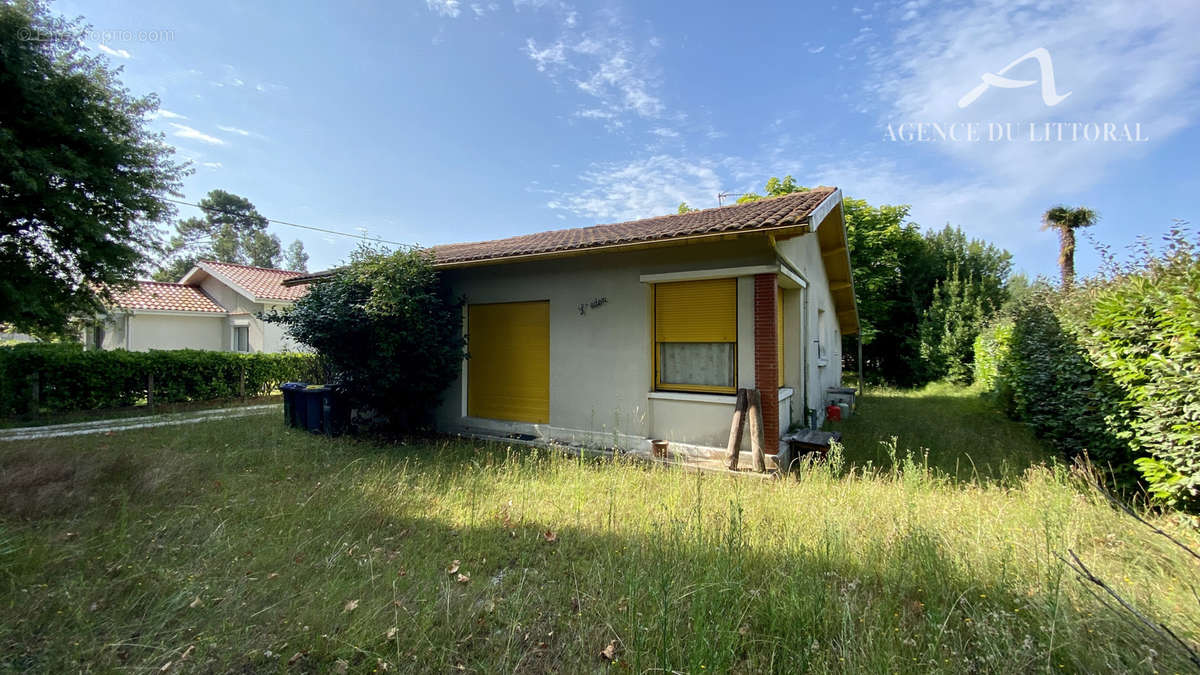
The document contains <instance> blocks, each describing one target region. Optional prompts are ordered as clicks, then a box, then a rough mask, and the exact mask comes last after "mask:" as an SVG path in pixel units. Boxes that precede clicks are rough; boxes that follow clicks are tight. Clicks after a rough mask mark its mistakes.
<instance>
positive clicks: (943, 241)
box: [914, 225, 1012, 309]
mask: <svg viewBox="0 0 1200 675" xmlns="http://www.w3.org/2000/svg"><path fill="white" fill-rule="evenodd" d="M955 267H957V268H958V269H959V271H960V273H961V274H962V277H963V278H964V279H973V280H974V283H976V284H978V291H979V293H980V298H981V299H982V300H983V301H984V302H985V303H987V304H988V305H989V306H990V307H991V308H993V309H995V308H999V307H1000V306H1001V305H1002V304H1004V301H1005V299H1006V298H1007V297H1008V289H1007V285H1008V278H1009V274H1010V273H1011V272H1012V254H1011V253H1009V252H1008V251H1005V250H1004V249H1001V248H998V247H996V246H994V245H992V244H989V243H987V242H985V241H983V240H982V239H969V238H968V237H967V234H966V233H965V232H963V231H962V228H960V227H953V226H951V225H946V226H945V227H943V228H942V229H941V230H934V231H930V232H926V233H925V253H924V255H923V257H922V260H921V261H920V263H919V264H918V266H917V268H916V269H915V270H914V272H915V273H916V274H917V277H916V279H915V283H916V284H917V286H918V287H925V288H929V289H932V288H933V286H934V285H935V284H937V283H938V282H939V281H941V280H944V279H946V278H947V277H948V272H947V271H948V270H951V269H953V268H955ZM928 301H932V295H930V296H928V300H927V299H926V298H922V299H921V304H922V305H926V304H928Z"/></svg>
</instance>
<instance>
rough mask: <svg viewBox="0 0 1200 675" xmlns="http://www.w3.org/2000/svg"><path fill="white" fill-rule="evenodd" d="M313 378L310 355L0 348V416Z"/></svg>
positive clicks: (256, 391) (254, 388) (223, 392)
mask: <svg viewBox="0 0 1200 675" xmlns="http://www.w3.org/2000/svg"><path fill="white" fill-rule="evenodd" d="M319 372H320V368H319V363H318V360H317V358H316V357H315V356H313V355H311V354H240V353H235V352H212V351H199V350H193V349H178V350H163V351H158V350H152V351H149V352H129V351H124V350H115V351H85V350H84V349H83V348H82V347H81V346H80V345H78V344H72V343H24V344H17V345H12V346H5V347H0V415H13V414H21V413H28V412H39V411H46V412H65V411H71V410H94V409H97V408H116V407H121V406H129V405H135V404H137V403H139V402H141V401H145V400H146V399H147V395H148V394H149V393H150V392H149V390H148V385H149V383H150V382H151V381H153V383H154V391H153V395H154V400H155V402H160V403H174V402H181V401H203V400H213V399H223V398H235V397H238V396H241V395H242V394H243V393H244V394H245V395H246V396H258V395H265V394H269V393H271V392H272V391H273V390H274V389H275V388H276V387H278V386H279V385H280V384H281V383H283V382H288V381H293V380H305V379H315V378H318V377H319ZM35 392H36V399H35V398H34V393H35Z"/></svg>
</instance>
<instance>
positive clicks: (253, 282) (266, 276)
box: [83, 260, 307, 352]
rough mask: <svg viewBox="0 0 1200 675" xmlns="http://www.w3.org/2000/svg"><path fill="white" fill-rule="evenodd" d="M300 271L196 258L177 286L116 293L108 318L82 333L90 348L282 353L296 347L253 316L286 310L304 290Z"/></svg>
mask: <svg viewBox="0 0 1200 675" xmlns="http://www.w3.org/2000/svg"><path fill="white" fill-rule="evenodd" d="M300 276H303V274H302V273H300V272H288V271H286V270H273V269H265V268H262V267H249V266H246V265H234V264H232V263H222V262H213V261H210V260H202V261H200V262H198V263H196V266H195V267H193V268H192V269H191V271H189V272H188V273H187V274H186V275H184V277H183V279H180V280H179V283H164V282H159V281H139V282H137V283H136V285H134V286H132V287H130V288H127V289H122V290H119V291H116V292H115V293H114V295H115V298H114V300H115V302H114V303H113V306H112V307H111V308H110V309H109V312H108V314H107V316H104V317H99V318H98V319H97V320H96V321H94V322H91V323H90V324H89V325H87V326H86V327H85V328H84V329H83V340H84V344H85V345H86V346H87V347H89V348H93V349H95V348H99V349H128V350H130V351H146V350H148V349H208V350H214V351H239V352H281V351H289V350H294V349H295V348H296V347H295V344H294V343H293V342H291V341H290V340H289V339H288V338H287V337H286V336H285V335H284V334H283V329H282V328H281V327H280V326H279V325H278V324H270V323H266V322H264V321H263V320H262V319H260V318H258V316H257V314H258V313H259V312H264V311H269V310H271V309H286V308H287V307H290V306H291V305H292V303H293V302H295V301H296V300H297V299H299V298H300V297H302V296H303V295H304V294H305V293H306V292H307V290H306V289H305V288H304V287H302V286H301V287H295V286H291V287H289V286H284V285H283V282H284V281H285V280H287V279H292V278H295V277H300Z"/></svg>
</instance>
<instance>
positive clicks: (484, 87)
mask: <svg viewBox="0 0 1200 675" xmlns="http://www.w3.org/2000/svg"><path fill="white" fill-rule="evenodd" d="M309 5H310V3H295V2H287V3H284V2H278V3H268V2H260V3H253V4H251V3H244V4H243V3H234V2H228V1H226V0H214V1H213V2H206V3H202V4H197V3H165V2H140V1H129V0H123V1H122V2H79V1H77V0H76V1H72V2H59V3H57V4H55V5H53V6H52V9H53V10H54V11H57V12H59V13H62V14H65V15H67V16H75V15H82V16H83V17H84V18H85V19H86V20H87V21H88V23H90V24H91V25H92V26H93V28H94V32H93V33H92V34H91V35H90V36H89V38H88V40H87V43H88V45H89V46H90V47H92V48H93V49H97V50H100V51H103V52H104V53H106V54H108V55H109V58H110V59H111V60H112V62H113V63H114V64H117V65H121V66H123V67H124V74H123V76H122V77H123V81H124V82H125V84H126V85H127V86H128V87H129V88H130V89H131V90H132V91H133V92H135V93H148V92H155V93H157V94H158V95H159V96H160V98H161V103H162V108H163V110H162V112H161V114H160V115H159V116H158V117H157V118H156V119H154V120H153V122H152V124H153V126H154V128H156V129H158V130H160V131H162V132H163V133H165V134H166V139H167V141H168V142H169V143H171V144H172V145H174V146H175V147H176V148H177V149H178V153H179V155H180V156H181V157H183V158H185V159H188V160H190V161H191V162H193V164H194V167H195V173H194V174H193V175H192V176H190V177H189V178H188V179H187V180H186V184H185V190H184V192H185V196H186V198H187V199H188V200H190V201H196V200H198V199H200V198H201V197H203V195H204V194H205V193H206V192H207V191H209V190H211V189H213V188H221V189H225V190H229V191H231V192H234V193H237V194H241V195H244V196H246V197H248V198H249V199H250V200H251V201H253V202H254V203H255V204H256V205H257V206H258V208H259V210H260V211H261V212H262V213H263V214H264V215H266V216H268V217H270V218H276V219H280V220H286V221H292V222H297V223H303V224H308V225H314V226H319V227H328V228H333V229H338V230H343V231H348V232H364V231H365V232H366V233H368V234H369V235H370V236H376V237H380V238H383V239H387V240H395V241H402V242H410V243H417V244H422V245H430V244H438V243H446V242H454V241H469V240H479V239H491V238H496V237H503V236H510V235H515V234H522V233H528V232H536V231H541V230H547V229H556V228H560V227H574V226H581V225H591V224H596V223H605V222H615V221H620V220H627V219H632V218H638V217H645V216H652V215H658V214H661V213H664V212H668V211H673V210H674V209H675V207H676V206H677V205H678V203H679V202H680V201H683V200H686V201H687V202H688V203H689V204H691V205H692V206H696V207H711V206H716V202H717V200H716V195H717V193H718V192H722V191H724V192H731V193H739V192H746V191H749V190H755V189H759V190H761V186H762V184H763V182H764V181H765V180H766V179H767V178H768V177H769V176H771V175H780V176H782V175H784V174H789V173H790V174H792V175H793V176H795V177H796V179H797V180H798V181H799V182H800V183H801V184H808V185H817V184H825V185H837V186H839V187H841V188H842V189H843V190H844V191H845V193H846V194H847V195H849V196H853V197H861V198H865V199H867V200H868V201H870V202H872V203H908V204H911V205H912V218H913V220H914V221H915V222H918V223H920V224H921V225H922V226H924V227H940V226H942V225H944V224H945V223H947V222H949V223H953V224H956V225H961V226H962V227H963V228H964V229H965V230H966V231H967V232H969V233H970V234H972V235H974V236H979V237H983V238H986V239H988V240H991V241H993V242H995V243H997V244H999V245H1002V246H1004V247H1006V248H1008V249H1009V250H1011V251H1013V253H1014V254H1015V257H1016V263H1017V267H1018V268H1019V269H1021V270H1024V271H1027V272H1029V273H1033V274H1039V273H1052V272H1053V271H1054V269H1055V267H1054V265H1055V262H1054V261H1055V258H1056V254H1057V241H1056V239H1055V237H1054V235H1053V234H1051V233H1047V232H1040V231H1039V230H1038V224H1039V219H1040V214H1041V212H1042V211H1044V210H1045V209H1046V208H1047V207H1048V206H1050V205H1053V204H1056V203H1060V202H1065V203H1067V204H1071V205H1074V204H1086V205H1088V206H1091V207H1093V208H1095V209H1097V210H1098V211H1099V212H1100V214H1101V222H1100V225H1099V226H1098V227H1096V228H1093V230H1092V235H1093V236H1095V237H1096V238H1097V239H1098V240H1100V241H1102V242H1103V243H1106V244H1110V245H1113V246H1114V247H1116V248H1118V249H1119V248H1121V247H1123V246H1125V245H1127V244H1129V243H1130V242H1132V241H1133V240H1134V239H1135V238H1136V237H1137V236H1139V235H1145V236H1150V237H1152V238H1157V237H1158V236H1159V235H1160V234H1161V233H1162V232H1164V231H1165V230H1166V229H1167V228H1168V227H1169V226H1170V225H1171V224H1172V220H1173V219H1176V218H1179V219H1186V220H1190V221H1196V220H1197V214H1196V203H1197V201H1196V195H1197V194H1200V170H1198V167H1200V161H1197V155H1198V151H1200V128H1198V126H1197V124H1196V121H1197V114H1198V112H1200V87H1198V85H1200V40H1198V39H1196V37H1195V36H1196V34H1197V33H1198V32H1200V3H1196V2H1192V1H1190V0H1176V1H1167V0H1158V1H1155V0H1145V1H1142V2H1112V1H1104V0H1099V1H1090V0H1089V1H1082V0H1081V1H1078V2H1061V3H1054V2H1047V1H1039V2H1010V1H1007V0H1004V1H1002V0H965V1H962V2H954V3H935V2H929V1H928V0H916V1H906V2H896V3H884V2H867V1H865V0H862V1H860V2H834V3H828V2H826V3H819V4H818V3H800V2H779V3H761V4H748V3H742V4H738V5H731V4H726V3H702V2H686V3H675V4H671V3H665V2H653V3H651V2H614V3H604V4H591V3H585V2H573V1H572V2H566V1H562V2H554V1H550V0H503V1H502V0H495V1H489V0H481V1H479V2H472V1H470V0H411V1H409V2H396V3H389V2H346V3H311V6H309ZM1039 49H1041V50H1044V52H1043V53H1044V54H1046V55H1048V56H1049V57H1050V58H1051V59H1052V60H1050V61H1049V65H1050V67H1051V68H1050V72H1052V73H1053V78H1054V84H1053V87H1052V88H1051V89H1052V90H1051V91H1050V93H1049V97H1047V96H1046V95H1045V94H1046V87H1045V86H1044V85H1045V84H1046V82H1048V79H1049V78H1048V77H1046V74H1047V72H1048V71H1047V69H1046V68H1044V67H1043V66H1044V65H1045V64H1043V63H1042V62H1041V61H1039V60H1038V59H1037V58H1033V57H1031V58H1028V59H1026V60H1024V61H1021V62H1019V63H1016V64H1015V65H1013V66H1012V67H1011V68H1009V69H1008V70H1005V67H1006V66H1008V65H1009V64H1011V63H1013V62H1014V61H1017V60H1019V59H1021V57H1023V56H1025V55H1027V54H1031V53H1037V52H1035V51H1034V50H1039ZM986 73H991V74H992V75H993V76H1000V77H1001V78H1005V79H1006V80H1007V86H1004V82H1003V81H1002V80H998V79H997V78H996V77H991V80H990V81H991V82H993V85H992V86H989V87H988V88H986V90H985V91H983V93H982V94H981V95H980V96H978V98H977V99H976V100H974V101H973V102H971V103H969V105H967V106H966V107H960V105H959V102H960V99H961V98H962V97H963V96H964V95H965V94H966V93H967V92H969V91H970V90H972V89H973V88H975V87H976V86H977V85H980V84H981V83H982V82H983V81H984V80H983V79H982V78H983V77H984V75H985V74H986ZM998 82H999V83H1000V84H996V83H998ZM1022 83H1024V84H1026V85H1028V86H1017V85H1020V84H1022ZM1064 96H1065V98H1062V97H1064ZM1050 102H1054V104H1053V105H1049V103H1050ZM1046 122H1054V123H1079V124H1082V125H1084V126H1076V127H1074V131H1075V133H1078V134H1081V135H1087V134H1088V133H1089V129H1095V130H1100V132H1101V137H1102V138H1103V129H1104V127H1103V125H1104V124H1105V123H1109V124H1112V125H1113V127H1112V129H1114V130H1116V132H1115V135H1114V136H1112V138H1113V140H1107V141H1105V140H1098V141H1092V140H1087V139H1083V138H1080V139H1078V140H1072V139H1071V136H1070V134H1071V133H1072V131H1071V129H1072V127H1067V129H1066V131H1065V132H1064V133H1065V134H1066V136H1065V138H1064V139H1063V140H1058V139H1057V138H1054V139H1052V140H1049V141H1045V140H1031V139H1030V133H1034V134H1035V135H1034V137H1033V138H1035V139H1040V138H1044V137H1045V134H1044V133H1043V129H1044V126H1040V125H1042V124H1043V123H1046ZM989 123H994V124H1011V125H1012V126H1011V129H1012V130H1013V132H1012V138H1011V139H1009V138H1007V137H1001V138H999V139H998V140H994V141H992V140H987V136H988V133H989V131H992V130H993V129H994V128H992V127H989V126H988V124H989ZM1030 123H1034V124H1037V125H1039V126H1036V127H1034V131H1033V132H1031V131H1030V128H1029V125H1030ZM916 124H924V125H927V126H925V127H924V129H925V130H926V133H928V134H931V135H932V136H933V138H934V139H935V140H931V141H905V140H903V137H904V136H905V130H908V131H910V132H912V131H915V130H916V129H917V127H916V126H914V125H916ZM934 124H937V125H938V127H937V128H940V129H941V130H942V131H943V132H946V131H954V132H955V135H956V137H957V138H958V140H953V139H945V140H943V139H941V138H940V137H938V136H937V132H936V131H934V129H935V127H933V126H932V125H934ZM1093 124H1094V125H1096V126H1095V127H1094V128H1093V127H1089V126H1088V125H1093ZM889 125H890V130H889ZM971 125H978V126H976V127H975V129H976V131H977V133H979V134H980V135H981V136H982V137H983V140H968V139H966V138H965V136H966V135H967V134H968V133H969V128H970V127H971ZM1055 128H1056V129H1059V128H1062V127H1055ZM1125 129H1129V132H1130V136H1132V137H1133V140H1132V141H1129V140H1126V139H1125V138H1123V135H1124V130H1125ZM993 133H994V131H993ZM893 134H896V138H897V140H893ZM1143 139H1145V140H1143ZM180 215H181V216H188V215H194V210H193V209H189V208H187V207H181V212H180ZM272 229H273V231H275V232H276V233H277V234H279V236H280V237H281V238H282V239H283V240H284V241H285V242H287V241H290V240H291V239H294V238H299V239H301V240H303V241H304V243H305V245H306V248H307V249H308V250H309V252H310V255H311V256H312V259H311V261H310V268H312V269H318V268H324V267H327V266H330V265H333V264H336V263H337V262H338V261H339V260H341V259H342V258H343V257H344V256H345V255H346V254H347V253H348V252H349V251H350V250H351V249H352V248H353V246H354V242H353V240H350V239H344V238H339V237H332V236H324V235H320V234H317V233H311V232H304V231H300V230H295V229H292V228H287V227H283V226H272ZM1078 264H1079V267H1080V269H1081V270H1082V271H1085V272H1086V271H1089V270H1091V269H1093V268H1094V266H1095V264H1096V256H1095V254H1094V253H1093V252H1092V250H1091V247H1090V245H1088V244H1087V243H1086V242H1085V243H1084V244H1083V245H1082V246H1081V251H1080V253H1079V256H1078Z"/></svg>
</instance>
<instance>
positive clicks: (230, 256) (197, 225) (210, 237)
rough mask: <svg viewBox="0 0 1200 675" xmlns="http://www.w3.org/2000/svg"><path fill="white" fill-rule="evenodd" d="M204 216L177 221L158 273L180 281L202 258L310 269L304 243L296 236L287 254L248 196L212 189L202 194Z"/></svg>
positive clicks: (169, 279) (163, 276)
mask: <svg viewBox="0 0 1200 675" xmlns="http://www.w3.org/2000/svg"><path fill="white" fill-rule="evenodd" d="M200 208H201V210H202V211H203V212H204V217H202V218H185V219H183V220H180V221H179V222H177V223H176V224H175V234H174V236H172V237H171V241H170V243H169V244H168V246H167V250H166V256H165V259H164V260H163V262H162V263H161V265H160V267H159V269H158V270H157V271H156V272H155V273H154V278H155V279H157V280H159V281H178V280H179V279H180V277H182V276H183V275H184V274H186V273H187V271H188V270H190V269H191V268H192V267H193V266H194V265H195V264H196V261H198V260H217V261H220V262H228V263H237V264H239V265H253V266H254V267H270V268H283V267H285V266H286V269H292V270H296V271H298V272H304V271H307V270H308V267H307V265H308V254H307V253H305V252H304V244H303V243H301V242H300V241H299V240H296V241H293V242H292V244H291V246H289V247H288V250H287V254H286V255H284V253H283V250H282V247H281V244H280V241H279V237H278V236H276V235H274V234H271V233H270V232H267V224H268V222H269V221H268V220H267V219H266V218H265V217H264V216H263V215H262V214H261V213H259V212H258V210H257V209H256V208H255V207H254V204H253V203H251V201H250V200H249V199H246V198H245V197H242V196H239V195H235V194H232V193H229V192H226V191H224V190H212V191H211V192H209V193H208V195H207V196H205V197H204V199H201V200H200Z"/></svg>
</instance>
